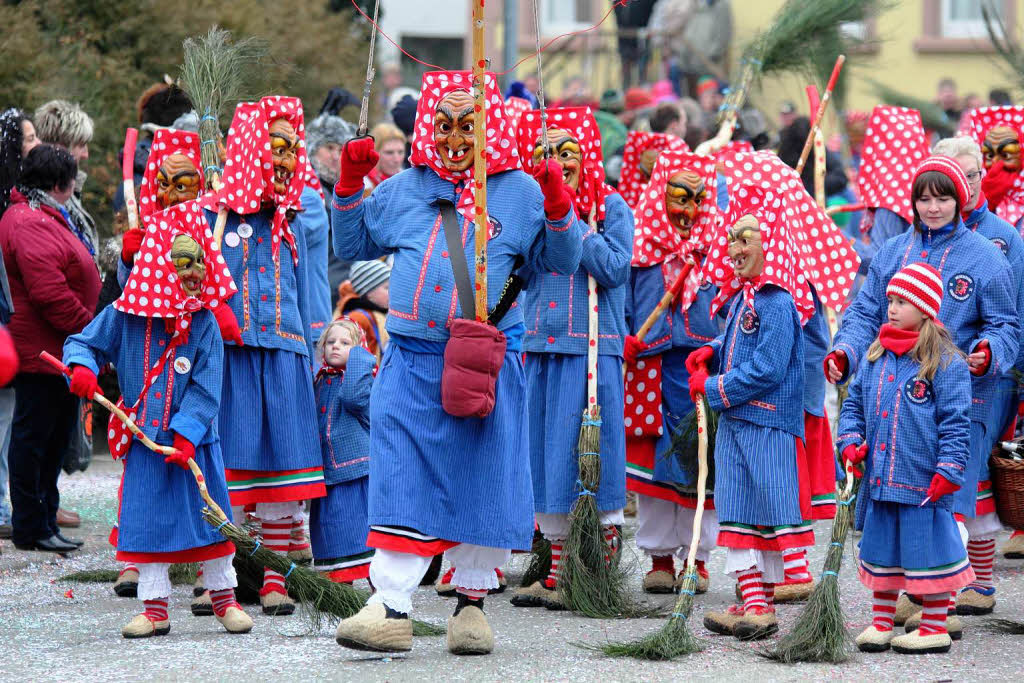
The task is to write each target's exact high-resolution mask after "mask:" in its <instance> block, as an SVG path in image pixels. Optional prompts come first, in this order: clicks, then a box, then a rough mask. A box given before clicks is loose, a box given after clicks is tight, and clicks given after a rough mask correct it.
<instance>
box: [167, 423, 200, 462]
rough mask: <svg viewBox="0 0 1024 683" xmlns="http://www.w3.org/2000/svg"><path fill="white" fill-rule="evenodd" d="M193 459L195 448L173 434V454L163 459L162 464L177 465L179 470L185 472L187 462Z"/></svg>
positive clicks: (183, 438)
mask: <svg viewBox="0 0 1024 683" xmlns="http://www.w3.org/2000/svg"><path fill="white" fill-rule="evenodd" d="M194 457H196V447H195V446H193V445H192V442H191V441H189V440H188V439H186V438H185V437H183V436H182V435H181V434H178V433H177V432H175V434H174V453H172V454H171V455H168V456H167V457H166V458H164V462H165V463H167V464H168V465H177V466H178V467H180V468H181V469H183V470H187V469H188V461H189V460H191V459H192V458H194Z"/></svg>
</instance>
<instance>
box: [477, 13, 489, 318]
mask: <svg viewBox="0 0 1024 683" xmlns="http://www.w3.org/2000/svg"><path fill="white" fill-rule="evenodd" d="M484 1H485V0H473V111H474V117H473V133H474V135H475V138H476V144H475V146H474V150H475V151H476V157H475V158H474V159H473V182H474V183H476V192H475V193H474V203H475V205H476V206H475V207H474V211H475V218H474V223H475V224H476V232H475V235H474V240H473V242H474V246H475V247H476V276H475V280H476V319H477V321H479V322H486V320H487V317H488V314H487V237H488V234H489V232H490V231H489V226H488V223H487V95H486V90H487V88H486V83H484V72H485V71H486V69H487V60H486V59H484Z"/></svg>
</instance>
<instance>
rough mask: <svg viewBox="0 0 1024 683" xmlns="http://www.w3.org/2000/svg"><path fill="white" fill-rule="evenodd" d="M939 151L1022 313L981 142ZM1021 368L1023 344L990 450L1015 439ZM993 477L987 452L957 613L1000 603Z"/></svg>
mask: <svg viewBox="0 0 1024 683" xmlns="http://www.w3.org/2000/svg"><path fill="white" fill-rule="evenodd" d="M935 153H936V154H943V155H946V156H948V157H950V158H951V159H953V160H954V161H956V162H957V164H959V166H960V169H961V170H962V171H963V172H964V175H965V176H966V177H967V183H968V185H969V186H970V189H971V196H970V199H968V201H967V204H966V205H965V206H964V207H963V211H962V212H961V215H962V217H963V219H964V225H965V226H966V227H967V228H968V229H969V230H973V231H974V232H976V233H977V234H979V235H981V236H982V237H985V238H987V239H988V240H989V241H990V242H992V244H994V245H995V246H997V247H998V248H999V251H1000V252H1001V253H1002V254H1003V256H1004V257H1005V258H1006V260H1007V261H1008V262H1009V264H1010V269H1011V272H1012V273H1013V286H1014V292H1015V293H1016V304H1017V314H1018V315H1020V313H1021V312H1022V311H1024V242H1022V241H1021V238H1020V235H1019V234H1017V230H1016V229H1015V228H1014V227H1013V226H1012V225H1010V224H1009V223H1007V222H1006V221H1004V220H1003V219H1002V218H1000V217H999V216H997V215H995V214H994V213H992V212H991V211H990V210H989V207H988V201H987V200H986V198H985V194H984V192H983V191H982V189H981V184H982V177H983V171H982V168H983V166H982V163H983V160H982V153H981V149H980V148H979V147H978V143H976V142H975V141H974V140H972V139H971V138H970V137H967V136H961V137H956V138H947V139H945V140H940V141H939V142H938V143H937V144H936V145H935ZM1022 333H1024V329H1022ZM1019 371H1024V349H1022V350H1020V351H1018V352H1017V360H1016V362H1015V363H1014V365H1013V367H1007V368H1004V370H1003V372H1002V373H1001V374H1000V375H999V376H998V377H994V378H991V379H990V381H991V382H994V383H995V384H996V387H995V391H994V392H993V397H992V401H993V405H992V408H991V410H989V411H988V418H989V419H988V422H987V423H986V424H985V442H986V445H985V446H984V447H983V448H984V452H986V453H987V452H990V451H991V450H992V447H993V446H994V445H995V444H996V442H997V441H998V440H1000V439H1005V440H1008V441H1009V440H1012V439H1013V435H1014V431H1015V428H1016V423H1017V406H1018V404H1019V402H1018V398H1017V378H1016V373H1017V372H1019ZM990 479H991V477H990V475H989V467H988V458H985V459H983V460H982V463H981V469H980V471H979V473H978V494H977V502H976V504H975V505H976V507H975V511H974V512H975V516H974V517H973V518H968V519H965V520H964V524H965V526H966V527H967V533H968V541H967V557H968V558H969V559H970V560H971V567H972V568H973V569H974V573H975V576H976V578H975V580H974V581H973V582H972V583H971V585H969V586H968V587H967V588H965V589H964V590H963V592H961V593H960V595H959V596H958V597H957V605H956V608H957V613H958V614H988V613H990V612H992V610H993V608H994V607H995V584H994V583H993V581H992V564H993V562H994V560H995V554H996V534H997V533H998V532H999V531H1001V530H1002V528H1003V524H1002V522H1000V521H999V516H998V515H997V514H996V504H995V503H996V501H995V497H994V496H993V493H992V482H991V480H990ZM1011 541H1012V538H1011Z"/></svg>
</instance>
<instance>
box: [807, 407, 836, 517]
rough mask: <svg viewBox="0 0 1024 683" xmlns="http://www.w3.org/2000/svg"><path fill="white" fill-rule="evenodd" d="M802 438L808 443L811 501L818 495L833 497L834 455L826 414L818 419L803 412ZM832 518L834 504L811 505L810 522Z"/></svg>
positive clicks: (834, 487)
mask: <svg viewBox="0 0 1024 683" xmlns="http://www.w3.org/2000/svg"><path fill="white" fill-rule="evenodd" d="M804 439H805V441H806V442H807V446H806V451H807V469H808V474H809V476H810V482H811V499H812V501H813V499H814V498H815V497H817V496H827V495H829V494H832V495H835V492H836V467H835V454H834V453H833V450H832V431H831V429H829V425H828V414H827V413H826V415H825V416H824V417H818V416H817V415H814V414H812V413H808V412H807V411H804ZM835 515H836V504H835V503H828V504H820V505H813V506H812V508H811V516H810V519H832V518H833V517H835Z"/></svg>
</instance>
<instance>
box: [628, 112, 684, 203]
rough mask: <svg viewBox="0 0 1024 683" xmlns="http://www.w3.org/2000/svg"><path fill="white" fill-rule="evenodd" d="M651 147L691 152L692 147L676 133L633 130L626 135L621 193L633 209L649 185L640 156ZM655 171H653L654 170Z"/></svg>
mask: <svg viewBox="0 0 1024 683" xmlns="http://www.w3.org/2000/svg"><path fill="white" fill-rule="evenodd" d="M649 149H656V150H658V151H662V150H666V149H667V150H671V151H673V152H689V151H690V148H689V147H688V146H687V145H686V143H685V142H684V141H683V140H682V138H678V137H676V136H675V135H666V134H665V133H649V132H646V131H640V130H631V131H629V133H628V134H627V135H626V145H625V147H623V149H622V174H621V176H620V178H619V194H621V195H622V198H623V199H624V200H625V201H626V204H627V205H628V206H629V208H631V209H635V208H636V207H637V204H639V203H640V195H641V193H642V192H643V190H644V187H645V186H646V185H647V181H648V180H649V178H648V179H645V178H644V175H643V173H642V172H641V171H640V157H641V155H643V153H644V152H646V151H647V150H649ZM652 173H653V171H652Z"/></svg>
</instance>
